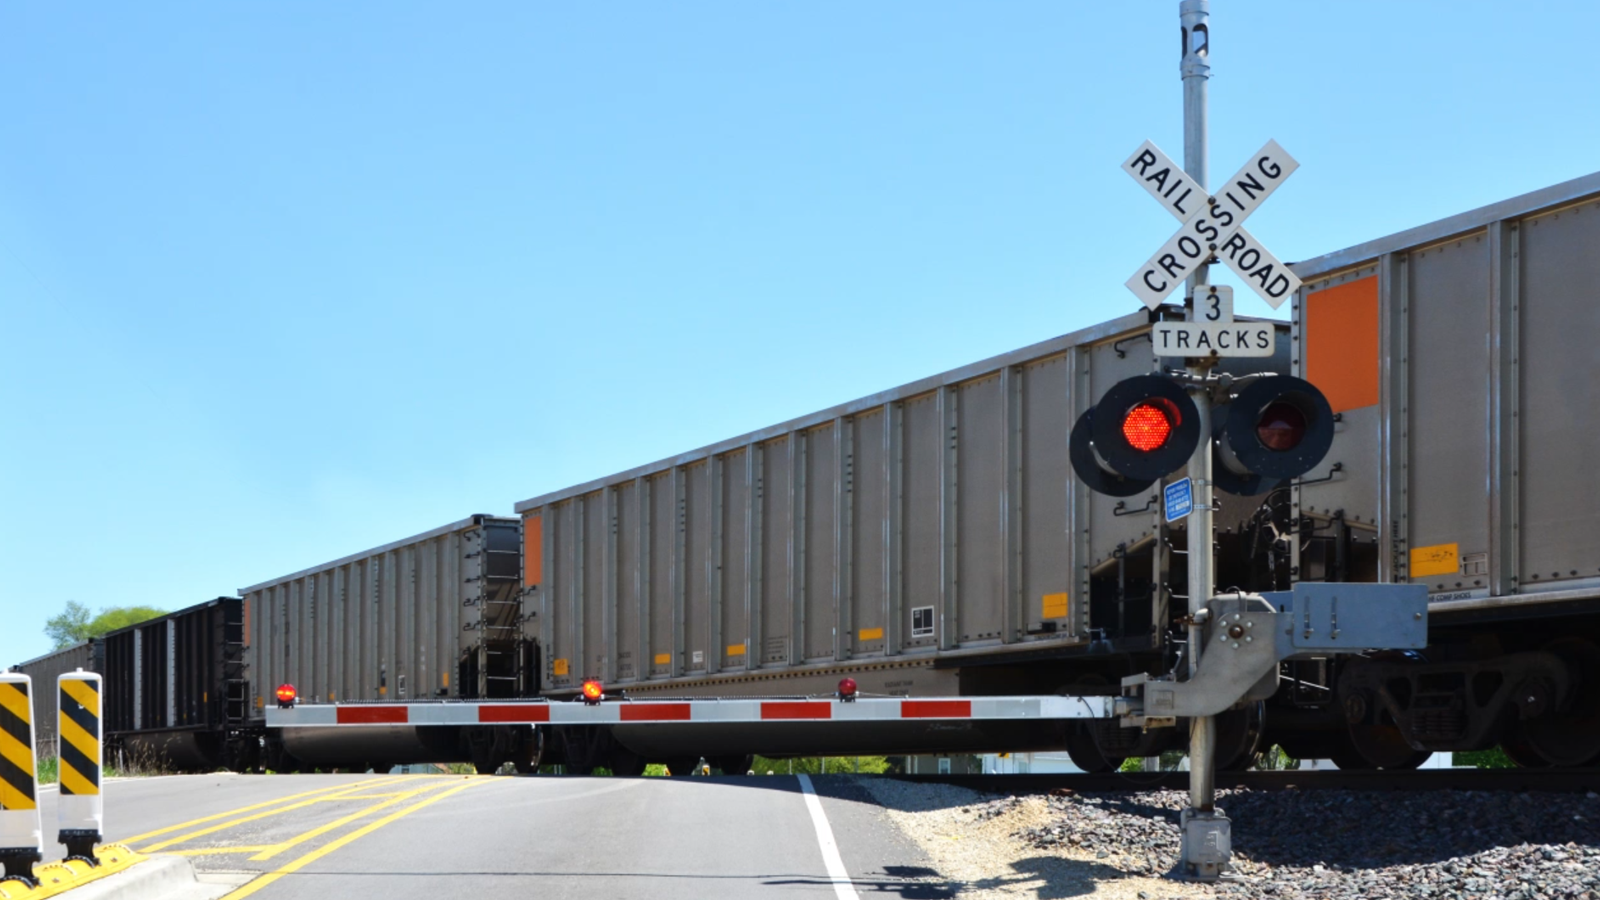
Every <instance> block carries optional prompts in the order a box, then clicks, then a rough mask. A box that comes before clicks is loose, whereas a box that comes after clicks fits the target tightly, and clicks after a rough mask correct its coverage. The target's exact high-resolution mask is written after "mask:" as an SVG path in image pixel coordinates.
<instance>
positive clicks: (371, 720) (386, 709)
mask: <svg viewBox="0 0 1600 900" xmlns="http://www.w3.org/2000/svg"><path fill="white" fill-rule="evenodd" d="M337 721H338V723H339V724H340V725H404V724H406V722H407V721H409V717H408V716H407V715H406V708H405V707H404V706H341V707H339V709H338V719H337Z"/></svg>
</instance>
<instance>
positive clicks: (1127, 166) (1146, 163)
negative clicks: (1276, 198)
mask: <svg viewBox="0 0 1600 900" xmlns="http://www.w3.org/2000/svg"><path fill="white" fill-rule="evenodd" d="M1298 168H1300V163H1299V162H1297V161H1295V158H1294V157H1292V156H1290V155H1289V154H1288V152H1287V151H1285V150H1284V149H1283V148H1282V147H1280V146H1278V142H1277V141H1267V143H1266V146H1264V147H1262V148H1261V149H1260V150H1259V151H1257V152H1256V155H1255V156H1254V157H1252V158H1251V161H1250V162H1248V163H1246V164H1245V165H1244V167H1243V168H1242V169H1240V170H1239V171H1238V173H1236V174H1235V175H1234V176H1233V177H1232V178H1230V179H1228V180H1227V181H1226V182H1224V183H1223V187H1222V189H1221V190H1220V191H1218V192H1217V194H1215V195H1207V194H1206V192H1205V191H1202V190H1200V189H1199V187H1198V186H1196V185H1195V183H1194V182H1193V181H1191V180H1190V179H1189V177H1188V176H1187V175H1186V174H1184V171H1183V168H1182V167H1181V166H1179V165H1178V164H1177V163H1175V162H1173V161H1172V159H1171V158H1170V157H1168V156H1167V155H1166V154H1165V153H1162V152H1161V149H1160V148H1159V147H1157V146H1156V145H1155V144H1153V143H1151V142H1150V141H1145V142H1144V143H1143V144H1141V145H1140V146H1139V149H1137V150H1135V151H1134V152H1133V155H1132V156H1130V157H1128V159H1127V160H1125V161H1124V162H1123V164H1122V170H1123V171H1124V172H1127V173H1128V175H1129V176H1130V177H1131V178H1133V180H1135V181H1137V182H1139V185H1140V186H1141V187H1143V188H1144V189H1145V191H1146V192H1148V193H1149V194H1150V196H1152V197H1154V198H1155V199H1156V202H1158V203H1160V204H1161V205H1162V206H1163V207H1164V208H1165V209H1166V210H1167V212H1169V213H1171V214H1172V216H1173V218H1175V219H1177V220H1178V221H1180V222H1182V223H1183V225H1182V227H1180V228H1179V229H1178V231H1177V233H1176V234H1174V235H1173V236H1172V237H1170V238H1168V239H1167V242H1166V243H1165V244H1163V245H1161V249H1159V250H1157V251H1156V252H1155V254H1154V255H1152V256H1151V257H1150V259H1149V260H1148V261H1147V262H1146V263H1145V264H1144V266H1142V267H1141V268H1140V269H1139V271H1137V272H1135V273H1134V275H1133V277H1132V278H1129V279H1128V281H1127V286H1128V290H1130V291H1133V293H1134V296H1136V297H1138V298H1139V300H1140V301H1141V302H1142V303H1144V305H1145V306H1146V307H1147V308H1149V309H1155V308H1156V307H1157V306H1159V305H1161V301H1162V300H1164V299H1166V297H1167V295H1168V294H1170V293H1172V291H1173V290H1174V289H1175V288H1177V287H1178V285H1180V284H1182V283H1183V281H1184V279H1186V278H1188V277H1189V275H1190V274H1191V273H1192V272H1193V271H1194V269H1195V267H1196V266H1198V265H1200V264H1201V263H1203V262H1206V261H1207V260H1208V259H1210V258H1211V257H1212V256H1215V257H1216V258H1217V259H1218V260H1220V261H1221V262H1223V263H1224V264H1226V265H1227V266H1228V268H1230V269H1232V270H1233V271H1234V272H1236V273H1237V274H1238V275H1239V277H1240V278H1242V279H1244V281H1245V283H1246V284H1248V285H1250V287H1251V289H1252V290H1254V291H1255V292H1256V293H1258V294H1260V295H1261V297H1262V299H1264V300H1266V301H1267V303H1269V304H1271V305H1272V308H1273V309H1277V308H1278V307H1279V306H1280V305H1282V303H1283V301H1285V300H1287V299H1288V298H1289V296H1290V295H1292V294H1293V293H1294V292H1295V291H1296V290H1298V289H1299V288H1300V279H1299V278H1296V277H1295V275H1294V273H1293V272H1291V271H1289V267H1288V266H1286V265H1284V264H1283V263H1282V262H1280V261H1279V260H1278V258H1277V257H1275V256H1273V255H1272V253H1271V252H1270V251H1268V250H1267V248H1266V247H1265V246H1264V245H1262V243H1261V242H1260V241H1258V240H1256V239H1255V237H1254V236H1253V235H1251V234H1250V233H1249V232H1248V231H1245V230H1244V220H1245V219H1246V218H1247V217H1249V215H1250V214H1251V213H1253V212H1255V211H1256V210H1257V209H1259V208H1260V207H1261V204H1262V203H1263V202H1265V201H1266V199H1267V198H1268V197H1269V196H1271V195H1272V192H1273V191H1275V190H1277V189H1278V185H1280V184H1282V183H1283V181H1284V179H1286V178H1288V177H1289V176H1290V175H1292V174H1293V173H1294V170H1295V169H1298Z"/></svg>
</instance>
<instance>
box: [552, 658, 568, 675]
mask: <svg viewBox="0 0 1600 900" xmlns="http://www.w3.org/2000/svg"><path fill="white" fill-rule="evenodd" d="M550 674H552V675H565V674H567V661H566V660H564V659H557V660H552V661H551V662H550Z"/></svg>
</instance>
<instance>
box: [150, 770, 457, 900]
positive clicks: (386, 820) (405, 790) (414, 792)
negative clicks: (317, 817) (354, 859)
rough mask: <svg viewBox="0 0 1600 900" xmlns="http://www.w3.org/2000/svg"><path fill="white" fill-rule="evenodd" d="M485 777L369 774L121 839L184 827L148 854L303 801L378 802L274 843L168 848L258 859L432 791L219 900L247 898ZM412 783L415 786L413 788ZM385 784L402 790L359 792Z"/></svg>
mask: <svg viewBox="0 0 1600 900" xmlns="http://www.w3.org/2000/svg"><path fill="white" fill-rule="evenodd" d="M418 780H423V781H424V782H425V783H423V784H417V782H418ZM486 780H488V776H482V777H479V776H469V777H467V778H465V779H464V780H462V781H460V782H459V783H455V784H454V786H453V787H445V788H444V790H440V788H441V787H444V786H445V785H448V784H451V783H452V782H453V781H454V779H449V780H446V779H441V778H438V777H437V776H426V775H423V776H401V777H399V778H374V779H368V780H367V781H361V782H357V783H355V784H353V785H352V784H343V785H336V786H334V787H331V788H321V789H318V790H314V791H306V792H304V793H300V794H292V795H290V796H288V797H280V798H279V799H277V800H271V801H268V802H266V803H257V804H254V805H252V806H245V807H241V808H239V809H234V810H229V811H228V812H224V813H217V814H216V815H211V816H205V817H203V818H199V819H193V820H191V821H188V822H182V823H180V824H177V825H170V826H168V827H166V828H161V829H157V830H155V831H149V832H146V833H144V834H140V835H136V836H134V837H132V838H129V839H128V840H126V841H125V842H124V843H128V844H132V843H135V842H137V841H145V840H149V839H150V838H155V837H161V836H163V835H170V834H172V833H173V832H182V833H181V834H177V835H176V836H174V837H168V838H166V839H165V840H162V841H158V842H156V843H154V844H150V845H149V846H147V847H143V848H141V849H140V852H141V853H150V852H153V851H159V850H162V849H164V848H167V847H171V846H173V845H175V844H181V843H184V842H185V841H190V840H194V839H195V838H198V837H204V836H206V835H208V834H215V833H216V832H218V831H223V830H225V829H228V828H232V827H234V826H236V825H241V824H244V823H246V822H253V821H256V820H259V819H264V818H268V817H270V816H275V815H278V814H280V813H286V812H291V811H293V810H296V809H303V808H305V807H307V806H311V805H313V804H317V803H326V802H332V801H341V800H380V801H381V802H379V803H376V804H373V805H372V806H368V807H366V808H364V809H360V810H357V811H356V812H353V813H351V814H350V815H347V816H344V817H342V818H339V819H337V820H335V821H332V822H328V823H326V824H323V825H319V826H317V827H316V828H313V829H311V830H310V831H307V832H304V833H302V834H298V835H295V836H294V837H292V838H290V839H288V840H286V841H281V842H279V843H276V844H269V845H265V846H238V847H207V848H204V849H199V850H177V851H172V852H174V853H177V854H180V855H185V856H200V855H207V856H209V855H218V854H224V853H254V855H253V856H251V857H250V859H251V860H252V861H262V860H268V859H271V858H272V857H274V856H276V855H278V854H279V853H282V852H284V851H285V850H288V849H290V848H292V847H295V846H298V845H300V844H303V843H305V842H306V841H309V840H312V839H313V838H317V837H321V836H322V835H325V834H327V833H329V832H331V831H335V830H337V829H339V828H343V827H344V826H346V825H349V824H351V823H354V822H356V821H358V820H360V819H364V818H366V817H367V816H370V815H372V814H373V813H376V812H379V811H381V810H384V809H388V808H389V807H392V806H396V805H398V804H400V803H403V802H405V801H406V800H409V799H412V798H415V797H417V796H419V795H422V794H431V796H428V797H426V798H425V799H422V800H419V801H418V802H416V803H413V804H411V805H409V806H405V807H402V808H400V809H397V810H395V811H394V812H392V813H389V814H388V815H386V816H384V817H383V818H381V819H378V820H376V821H374V822H370V823H368V824H366V825H363V826H361V827H360V828H357V829H355V830H354V831H351V832H350V833H349V834H345V835H341V836H340V837H338V838H335V839H334V840H332V841H330V842H328V843H326V844H324V845H322V846H320V847H318V848H317V849H315V850H312V851H311V852H309V853H306V854H304V855H302V856H300V857H297V858H296V859H293V860H291V861H289V862H287V863H285V864H284V865H282V866H280V867H279V868H277V869H275V870H273V871H271V872H267V873H266V874H264V875H261V876H259V877H257V878H256V879H255V880H253V881H251V882H249V883H248V884H245V885H244V886H242V887H240V888H238V889H237V890H235V891H233V892H232V893H230V894H228V895H227V896H226V897H224V898H223V900H237V898H241V897H248V896H250V895H251V894H254V893H255V892H256V891H259V890H261V889H262V888H264V887H266V886H267V885H269V884H271V883H273V882H274V881H277V880H278V879H280V878H282V877H283V876H285V875H289V874H291V873H293V872H296V871H299V870H300V869H302V868H304V867H305V866H308V865H310V864H311V863H313V862H316V861H317V860H319V859H321V858H322V857H324V856H327V855H328V854H329V853H332V852H333V851H335V850H338V849H339V848H341V847H344V846H346V845H347V844H349V843H351V842H352V841H355V840H357V839H359V838H362V837H365V836H366V835H369V834H371V833H372V832H374V831H377V830H378V829H380V828H382V827H384V826H385V825H388V824H390V823H392V822H396V821H399V820H400V819H402V818H404V817H406V816H408V815H410V814H411V813H414V812H416V811H417V810H419V809H422V808H423V807H425V806H429V805H431V804H434V803H437V802H439V801H440V800H443V799H445V798H446V797H449V796H451V795H453V794H459V793H461V792H462V791H464V790H466V789H467V788H470V787H473V786H475V785H478V784H482V783H483V782H484V781H486ZM412 785H416V786H415V787H412ZM387 786H397V787H400V788H401V789H400V790H397V791H393V792H389V793H383V794H366V793H363V792H364V791H368V790H371V789H373V788H379V787H387ZM218 820H223V821H218ZM197 826H200V827H197Z"/></svg>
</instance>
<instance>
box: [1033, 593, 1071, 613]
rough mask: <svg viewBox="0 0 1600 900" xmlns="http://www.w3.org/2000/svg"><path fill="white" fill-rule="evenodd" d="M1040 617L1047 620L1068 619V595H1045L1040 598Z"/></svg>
mask: <svg viewBox="0 0 1600 900" xmlns="http://www.w3.org/2000/svg"><path fill="white" fill-rule="evenodd" d="M1040 600H1041V603H1040V607H1041V609H1040V612H1039V615H1040V616H1042V617H1043V618H1046V619H1064V618H1066V617H1067V595H1066V594H1065V593H1060V594H1045V595H1044V596H1043V597H1041V598H1040Z"/></svg>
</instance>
